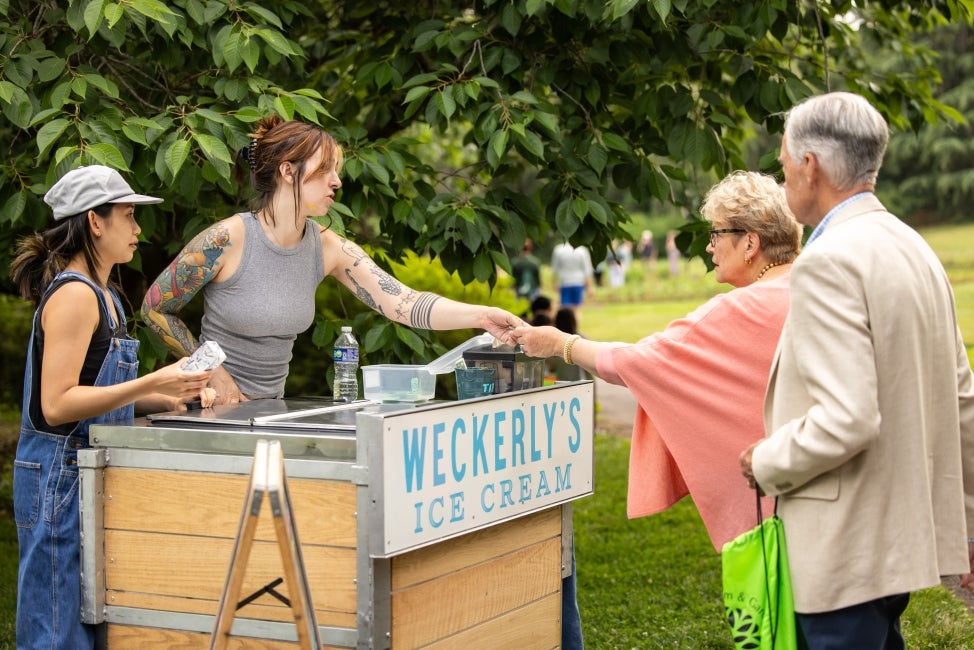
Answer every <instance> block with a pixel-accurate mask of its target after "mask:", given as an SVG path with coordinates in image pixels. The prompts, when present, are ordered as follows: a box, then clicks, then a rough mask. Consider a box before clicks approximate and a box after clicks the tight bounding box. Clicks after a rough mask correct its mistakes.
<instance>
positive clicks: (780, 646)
mask: <svg viewBox="0 0 974 650" xmlns="http://www.w3.org/2000/svg"><path fill="white" fill-rule="evenodd" d="M757 502H758V525H757V527H755V528H752V529H751V530H749V531H747V532H746V533H742V534H741V535H740V536H738V537H737V538H735V539H733V540H731V541H729V542H727V543H726V544H724V548H723V551H722V552H721V564H722V574H723V583H724V608H725V610H726V613H727V622H728V623H730V627H731V633H732V635H733V637H734V647H735V648H736V649H737V650H795V649H796V648H797V647H798V642H797V638H796V631H795V603H794V600H793V597H792V592H791V573H790V572H789V569H788V552H787V551H786V549H785V531H784V527H783V526H782V523H781V519H779V518H778V516H777V514H775V515H773V516H771V517H768V519H765V520H762V517H761V497H760V495H758V496H757ZM775 505H776V506H777V502H776V504H775ZM775 509H776V510H777V508H775Z"/></svg>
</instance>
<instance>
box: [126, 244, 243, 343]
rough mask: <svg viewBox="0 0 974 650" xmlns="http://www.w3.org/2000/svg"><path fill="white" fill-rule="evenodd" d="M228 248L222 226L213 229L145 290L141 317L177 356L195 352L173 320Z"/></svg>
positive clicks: (179, 322)
mask: <svg viewBox="0 0 974 650" xmlns="http://www.w3.org/2000/svg"><path fill="white" fill-rule="evenodd" d="M228 246H230V232H229V231H228V230H227V228H226V226H222V225H220V226H216V227H213V228H211V229H209V230H207V231H205V232H203V233H201V234H200V235H199V236H198V237H196V238H195V239H193V240H192V241H191V242H190V243H189V244H187V245H186V248H184V249H183V250H182V252H181V253H180V254H179V256H178V257H177V258H176V259H175V260H173V261H172V263H170V264H169V266H168V267H167V268H166V269H165V270H164V271H163V272H162V273H160V274H159V277H158V278H156V281H155V282H154V283H153V284H152V286H150V287H149V291H148V292H147V293H146V296H145V302H144V303H143V304H142V313H143V316H144V317H145V321H146V324H147V325H148V327H149V329H151V330H152V331H153V332H155V333H156V334H157V335H158V336H159V337H160V338H162V340H163V341H164V342H165V343H166V345H167V346H168V347H169V348H170V349H171V350H173V351H174V352H176V353H177V354H189V353H191V352H192V351H193V350H195V349H196V347H197V344H196V339H195V338H194V337H193V335H192V334H191V333H190V332H189V330H188V329H187V328H186V325H185V323H183V321H182V320H181V319H180V318H179V317H178V316H176V314H178V313H179V312H180V310H182V308H183V307H184V306H185V305H186V304H187V303H188V302H189V301H190V300H191V299H192V297H193V296H195V295H196V293H197V292H199V290H200V289H202V288H203V286H204V285H205V284H206V283H207V282H209V281H210V280H212V279H213V277H214V276H215V275H216V272H217V269H218V262H219V259H220V256H221V255H223V252H224V249H225V248H226V247H228Z"/></svg>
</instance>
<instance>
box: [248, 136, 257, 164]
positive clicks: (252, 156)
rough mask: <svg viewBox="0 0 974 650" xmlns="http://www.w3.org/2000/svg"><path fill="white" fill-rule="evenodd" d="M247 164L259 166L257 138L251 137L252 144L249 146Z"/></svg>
mask: <svg viewBox="0 0 974 650" xmlns="http://www.w3.org/2000/svg"><path fill="white" fill-rule="evenodd" d="M247 164H248V165H250V168H251V169H253V168H254V167H256V166H257V138H251V139H250V145H248V147H247Z"/></svg>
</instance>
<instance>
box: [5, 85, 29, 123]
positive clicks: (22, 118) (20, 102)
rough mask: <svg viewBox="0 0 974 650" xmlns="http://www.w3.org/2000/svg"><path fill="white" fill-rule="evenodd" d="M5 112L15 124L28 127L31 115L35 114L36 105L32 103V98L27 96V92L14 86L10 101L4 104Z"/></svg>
mask: <svg viewBox="0 0 974 650" xmlns="http://www.w3.org/2000/svg"><path fill="white" fill-rule="evenodd" d="M3 114H4V115H6V116H7V119H8V120H10V121H11V122H13V123H14V125H16V126H19V127H20V128H22V129H26V128H27V127H28V125H29V124H30V120H31V116H32V115H33V114H34V107H33V105H32V104H31V103H30V98H28V97H27V93H25V92H24V91H23V90H22V89H20V88H17V87H14V90H13V92H12V93H11V97H10V100H9V102H8V103H6V104H4V106H3Z"/></svg>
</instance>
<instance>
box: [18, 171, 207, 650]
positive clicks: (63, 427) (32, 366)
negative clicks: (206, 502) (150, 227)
mask: <svg viewBox="0 0 974 650" xmlns="http://www.w3.org/2000/svg"><path fill="white" fill-rule="evenodd" d="M44 201H45V202H46V203H47V204H48V205H49V206H50V207H51V209H52V211H53V213H54V225H53V226H52V227H51V228H49V229H47V230H45V231H44V232H42V233H38V234H35V235H32V236H30V237H27V238H25V239H23V240H21V241H20V242H19V244H18V247H17V254H16V257H15V258H14V260H13V262H12V263H11V265H10V271H11V278H12V279H13V282H14V284H15V285H16V286H17V288H18V290H19V292H20V296H21V297H22V298H23V299H24V300H29V301H31V302H33V303H34V304H35V305H36V307H37V309H36V311H35V312H34V319H33V328H32V330H31V334H30V340H29V342H28V344H27V362H26V372H25V374H24V398H23V407H22V415H21V429H20V438H19V440H18V442H17V451H16V456H15V458H14V470H13V492H14V519H15V520H16V523H17V541H18V545H19V561H20V564H19V567H18V571H17V647H18V648H21V649H24V648H46V649H50V648H71V649H72V650H82V649H84V648H94V647H95V626H94V625H88V624H84V623H82V622H81V564H80V562H81V522H80V513H79V496H78V489H79V488H78V450H79V449H85V448H87V447H89V446H90V445H89V440H88V429H89V428H90V427H91V425H93V424H132V422H133V420H134V414H135V408H136V407H138V408H139V410H141V411H146V412H152V411H172V410H180V409H181V410H185V406H184V405H183V402H184V400H191V399H194V398H196V397H197V396H199V397H200V399H201V401H204V402H205V403H206V404H207V405H208V404H209V403H210V402H211V401H212V399H213V395H212V393H211V392H208V391H206V390H204V388H205V386H206V382H207V380H208V379H209V378H210V374H211V373H210V372H208V371H207V372H184V371H182V370H181V369H180V365H181V363H182V360H181V361H180V362H179V363H175V364H172V365H170V366H167V367H165V368H162V369H160V370H157V371H155V372H153V373H149V374H147V375H144V376H142V377H138V376H137V371H138V358H137V356H136V352H137V350H138V345H139V343H138V341H137V340H135V339H132V338H131V337H129V335H128V332H127V330H126V320H125V312H124V310H123V308H122V303H121V300H120V298H119V295H118V292H117V290H116V288H115V287H114V286H113V285H112V283H111V280H110V279H111V273H112V270H113V269H114V267H115V265H116V264H125V263H127V262H130V261H132V257H133V256H134V255H135V251H136V248H137V246H138V241H139V225H138V223H136V221H135V206H136V205H143V204H148V203H161V202H162V199H158V198H155V197H151V196H144V195H142V194H136V193H135V192H133V191H132V188H131V187H129V185H128V183H126V182H125V180H124V179H123V178H122V176H121V175H120V174H119V173H118V172H117V171H115V170H114V169H111V168H109V167H104V166H101V165H91V166H88V167H80V168H78V169H74V170H71V171H69V172H67V173H66V174H65V175H64V176H63V177H61V179H60V180H58V181H57V182H56V183H55V184H54V186H53V187H51V189H50V190H48V192H47V193H46V194H45V195H44Z"/></svg>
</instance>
